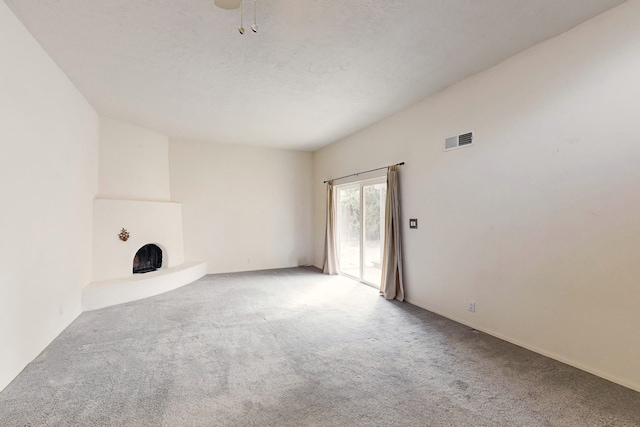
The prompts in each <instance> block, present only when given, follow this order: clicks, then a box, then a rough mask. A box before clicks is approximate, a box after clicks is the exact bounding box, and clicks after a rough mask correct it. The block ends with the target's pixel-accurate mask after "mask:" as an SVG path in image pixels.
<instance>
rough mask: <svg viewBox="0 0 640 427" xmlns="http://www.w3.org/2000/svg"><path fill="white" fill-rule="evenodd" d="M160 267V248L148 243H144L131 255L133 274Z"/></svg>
mask: <svg viewBox="0 0 640 427" xmlns="http://www.w3.org/2000/svg"><path fill="white" fill-rule="evenodd" d="M160 267H162V249H160V248H159V247H158V246H156V245H154V244H152V243H150V244H148V245H144V246H143V247H141V248H140V249H138V252H136V256H134V257H133V274H139V273H148V272H150V271H156V270H157V269H158V268H160Z"/></svg>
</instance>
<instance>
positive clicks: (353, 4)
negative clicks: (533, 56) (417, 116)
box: [4, 0, 624, 150]
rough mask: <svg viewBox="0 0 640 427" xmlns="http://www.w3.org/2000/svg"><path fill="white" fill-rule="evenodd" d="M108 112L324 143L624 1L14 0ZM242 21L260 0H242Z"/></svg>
mask: <svg viewBox="0 0 640 427" xmlns="http://www.w3.org/2000/svg"><path fill="white" fill-rule="evenodd" d="M4 1H5V3H6V4H7V5H8V6H9V7H10V8H11V9H12V10H13V12H14V13H15V14H16V16H18V18H19V19H20V20H21V21H22V22H23V24H24V25H25V26H26V27H27V29H28V30H29V31H30V32H31V33H32V34H33V36H34V37H35V38H36V39H37V40H38V41H39V42H40V44H41V45H42V46H43V47H44V49H45V50H46V51H47V52H48V53H49V54H50V55H51V57H52V58H53V59H54V60H55V61H56V62H57V63H58V65H59V66H60V67H61V68H62V69H63V71H64V72H65V73H66V74H67V75H68V76H69V78H70V79H71V80H72V81H73V82H74V84H75V85H76V86H77V87H78V89H79V90H80V91H81V92H82V93H83V94H84V95H85V96H86V97H87V99H88V100H89V102H90V103H91V104H92V105H93V106H94V108H95V109H96V110H97V111H98V113H99V114H102V115H105V116H109V117H113V118H117V119H122V120H126V121H129V122H131V123H134V124H137V125H140V126H144V127H147V128H150V129H153V130H155V131H158V132H161V133H163V134H165V135H168V136H171V137H179V138H189V139H197V140H203V141H214V142H223V143H237V144H244V145H252V146H267V147H275V148H292V149H301V150H314V149H317V148H319V147H322V146H324V145H326V144H329V143H331V142H334V141H336V140H338V139H340V138H342V137H344V136H346V135H349V134H351V133H353V132H355V131H357V130H359V129H361V128H363V127H365V126H367V125H369V124H372V123H374V122H376V121H378V120H380V119H382V118H384V117H386V116H388V115H390V114H393V113H395V112H397V111H399V110H401V109H403V108H405V107H407V106H409V105H411V104H414V103H416V102H417V101H419V100H420V99H422V98H424V97H426V96H429V95H431V94H433V93H435V92H438V91H440V90H442V89H443V88H445V87H447V86H449V85H451V84H453V83H455V82H457V81H460V80H462V79H464V78H466V77H468V76H470V75H473V74H475V73H477V72H479V71H482V70H484V69H487V68H489V67H491V66H493V65H495V64H497V63H499V62H501V61H503V60H505V59H507V58H509V57H510V56H513V55H514V54H516V53H518V52H521V51H522V50H525V49H527V48H529V47H531V46H533V45H535V44H537V43H539V42H541V41H543V40H546V39H548V38H551V37H554V36H556V35H558V34H560V33H562V32H564V31H567V30H569V29H570V28H572V27H574V26H576V25H578V24H579V23H581V22H584V21H585V20H587V19H589V18H591V17H593V16H595V15H597V14H600V13H602V12H604V11H605V10H607V9H610V8H612V7H614V6H616V5H618V4H621V3H623V2H624V0H563V1H558V0H535V1H531V0H481V1H469V0H363V1H344V0H323V1H315V0H257V3H256V4H257V8H258V9H257V10H258V14H257V17H258V25H259V28H260V29H259V31H258V33H253V32H251V31H250V30H248V31H247V32H246V33H245V34H244V35H240V34H239V33H238V31H237V27H238V25H239V18H240V17H239V11H238V10H224V9H221V8H218V7H215V6H214V0H191V1H184V0H4ZM243 7H244V26H245V27H246V28H247V29H249V27H250V25H251V23H252V21H253V1H245V2H244V6H243Z"/></svg>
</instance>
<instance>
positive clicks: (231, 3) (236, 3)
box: [214, 0, 242, 10]
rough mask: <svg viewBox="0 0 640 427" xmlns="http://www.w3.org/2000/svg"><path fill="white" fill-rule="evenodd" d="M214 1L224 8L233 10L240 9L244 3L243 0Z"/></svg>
mask: <svg viewBox="0 0 640 427" xmlns="http://www.w3.org/2000/svg"><path fill="white" fill-rule="evenodd" d="M214 3H215V4H216V6H218V7H220V8H222V9H227V10H232V9H238V8H239V7H240V5H241V4H242V0H215V1H214Z"/></svg>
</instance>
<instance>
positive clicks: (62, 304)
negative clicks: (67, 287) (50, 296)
mask: <svg viewBox="0 0 640 427" xmlns="http://www.w3.org/2000/svg"><path fill="white" fill-rule="evenodd" d="M58 314H59V315H60V316H62V315H63V314H64V303H62V302H61V303H60V306H59V307H58Z"/></svg>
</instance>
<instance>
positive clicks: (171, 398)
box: [0, 268, 640, 427]
mask: <svg viewBox="0 0 640 427" xmlns="http://www.w3.org/2000/svg"><path fill="white" fill-rule="evenodd" d="M639 363H640V362H639ZM0 426H439V427H442V426H508V427H516V426H523V427H524V426H526V427H533V426H571V427H583V426H603V427H604V426H616V427H623V426H630V427H631V426H640V393H637V392H634V391H632V390H629V389H626V388H624V387H621V386H618V385H616V384H613V383H611V382H608V381H606V380H604V379H601V378H598V377H595V376H593V375H590V374H588V373H585V372H583V371H580V370H578V369H575V368H572V367H570V366H567V365H564V364H562V363H559V362H556V361H554V360H551V359H548V358H546V357H543V356H541V355H538V354H535V353H532V352H530V351H528V350H525V349H522V348H520V347H517V346H515V345H512V344H509V343H507V342H504V341H501V340H499V339H496V338H493V337H491V336H489V335H486V334H483V333H479V332H477V331H474V330H472V329H470V328H468V327H466V326H463V325H460V324H457V323H455V322H452V321H450V320H447V319H445V318H443V317H440V316H437V315H435V314H432V313H429V312H427V311H425V310H422V309H420V308H417V307H414V306H412V305H410V304H407V303H398V302H389V301H385V300H384V299H383V298H381V297H380V296H378V294H377V291H376V290H375V289H373V288H370V287H368V286H365V285H362V284H359V283H356V282H354V281H351V280H348V279H345V278H340V277H327V276H323V275H321V274H319V272H318V271H317V270H316V269H313V268H296V269H285V270H273V271H264V272H254V273H239V274H223V275H209V276H205V277H204V278H202V279H200V280H198V281H197V282H195V283H193V284H191V285H188V286H185V287H183V288H180V289H178V290H175V291H173V292H169V293H166V294H163V295H159V296H157V297H153V298H149V299H145V300H141V301H136V302H132V303H128V304H123V305H120V306H115V307H110V308H106V309H101V310H96V311H92V312H87V313H83V314H82V315H81V316H80V317H79V318H78V319H76V321H75V322H73V324H72V325H71V326H70V327H69V328H67V329H66V330H65V331H64V332H63V333H62V334H61V335H60V336H59V337H58V338H57V339H56V340H55V341H54V342H53V343H52V344H51V345H50V346H49V347H48V348H47V349H46V350H45V351H44V352H43V353H42V354H41V355H40V356H39V357H38V358H37V359H36V360H35V361H33V362H32V363H31V364H29V365H28V366H27V368H26V369H25V370H24V371H23V372H22V373H21V374H20V375H19V376H18V377H17V378H16V379H15V380H14V381H13V382H12V383H11V384H10V385H9V386H8V387H7V388H6V389H5V390H3V391H2V392H1V393H0Z"/></svg>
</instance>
